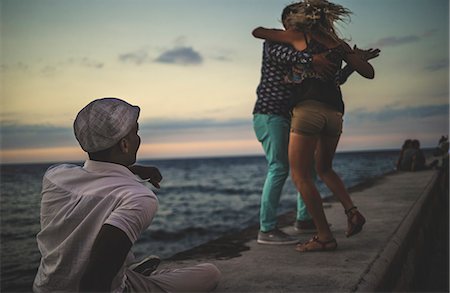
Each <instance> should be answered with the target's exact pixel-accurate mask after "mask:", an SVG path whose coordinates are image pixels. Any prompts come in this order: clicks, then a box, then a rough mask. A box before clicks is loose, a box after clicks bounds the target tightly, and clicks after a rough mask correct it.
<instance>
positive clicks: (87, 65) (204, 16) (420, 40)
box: [0, 0, 449, 162]
mask: <svg viewBox="0 0 450 293" xmlns="http://www.w3.org/2000/svg"><path fill="white" fill-rule="evenodd" d="M336 2H337V3H339V4H342V5H344V6H346V7H348V8H349V9H351V10H352V11H353V13H354V14H353V16H352V21H351V22H350V23H349V24H346V25H343V26H341V27H340V32H341V34H342V36H343V37H345V38H347V39H348V42H349V43H350V44H351V45H353V44H357V45H358V46H359V47H362V48H369V47H378V48H380V49H381V55H380V57H379V58H377V59H374V60H373V61H372V62H371V63H372V65H373V66H374V68H375V71H376V76H375V79H374V80H366V79H363V78H362V77H360V76H356V75H355V76H352V77H351V78H350V79H349V81H348V82H347V83H346V84H345V85H344V86H343V87H342V91H343V94H344V101H345V104H346V114H345V116H344V120H345V124H344V133H343V136H342V139H341V143H340V146H339V150H361V149H383V148H399V147H400V146H401V144H402V142H403V140H404V139H406V138H417V139H419V140H421V142H422V145H424V146H434V145H435V144H436V143H437V140H438V139H439V137H440V136H441V135H443V134H446V133H448V128H449V120H448V113H449V112H448V104H449V103H448V99H449V84H448V78H449V56H448V54H449V53H448V52H449V46H448V44H449V37H448V35H449V2H448V1H447V0H431V1H424V0H422V1H418V0H340V1H336ZM290 3H291V2H290V1H277V0H270V1H269V0H240V1H238V0H227V1H216V0H203V1H200V0H179V1H175V0H161V1H156V0H148V1H135V0H132V1H116V0H95V1H81V0H70V1H69V0H52V1H48V0H33V1H31V0H21V1H16V0H1V53H2V55H1V82H2V89H1V90H2V92H1V102H0V103H1V104H0V105H1V107H0V121H1V140H2V141H1V145H2V149H1V160H2V162H28V161H33V162H35V161H65V160H78V159H80V160H81V159H83V158H84V157H85V155H84V154H83V153H82V152H81V151H80V150H79V148H78V145H77V142H76V140H75V139H74V138H73V134H72V129H71V125H72V122H73V119H74V117H75V115H76V113H77V112H78V111H79V110H80V109H81V108H82V107H83V106H84V105H86V104H87V103H88V102H90V101H91V100H93V99H95V98H100V97H106V96H115V97H120V98H123V99H126V100H127V101H129V102H131V103H134V104H137V105H139V106H141V109H142V112H141V121H140V124H141V137H142V147H141V153H140V158H141V159H143V158H158V157H190V156H216V155H218V156H221V155H241V154H243V155H244V154H261V153H262V151H261V147H260V146H259V144H258V142H257V141H256V139H255V137H254V134H253V130H252V124H251V118H252V115H251V112H252V109H253V105H254V102H255V99H256V95H255V89H256V86H257V84H258V81H259V73H260V63H261V41H260V40H257V39H254V38H253V37H252V36H251V31H252V29H253V28H255V27H257V26H265V27H278V28H279V27H280V21H279V20H280V13H281V10H282V9H283V7H284V6H285V5H287V4H290Z"/></svg>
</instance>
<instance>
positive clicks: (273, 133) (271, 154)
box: [253, 114, 311, 232]
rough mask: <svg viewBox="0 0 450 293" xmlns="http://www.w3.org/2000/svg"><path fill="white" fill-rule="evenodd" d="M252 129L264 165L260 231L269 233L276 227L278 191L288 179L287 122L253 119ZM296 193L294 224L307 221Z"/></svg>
mask: <svg viewBox="0 0 450 293" xmlns="http://www.w3.org/2000/svg"><path fill="white" fill-rule="evenodd" d="M253 129H254V131H255V134H256V137H257V139H258V141H259V142H261V144H262V147H263V149H264V153H265V155H266V160H267V164H268V170H267V176H266V181H265V182H264V187H263V191H262V196H261V207H260V213H259V222H260V230H261V231H263V232H267V231H270V230H272V229H274V228H276V226H277V209H278V205H279V202H280V197H281V191H282V189H283V186H284V183H285V181H286V178H287V177H288V175H289V159H288V144H289V129H290V121H289V119H287V118H284V117H282V116H278V115H266V114H255V115H253ZM310 219H311V216H310V215H309V214H308V212H307V210H306V206H305V203H304V202H303V200H302V198H301V195H300V193H298V194H297V220H302V221H304V220H310Z"/></svg>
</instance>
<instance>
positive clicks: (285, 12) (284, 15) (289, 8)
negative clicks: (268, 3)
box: [281, 3, 298, 24]
mask: <svg viewBox="0 0 450 293" xmlns="http://www.w3.org/2000/svg"><path fill="white" fill-rule="evenodd" d="M297 6H298V3H292V4H290V5H288V6H286V7H284V9H283V12H281V21H282V22H283V24H284V22H285V20H286V18H287V17H288V15H289V14H291V13H294V12H295V11H296V7H297Z"/></svg>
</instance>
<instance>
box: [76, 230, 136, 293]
mask: <svg viewBox="0 0 450 293" xmlns="http://www.w3.org/2000/svg"><path fill="white" fill-rule="evenodd" d="M131 245H132V243H131V241H130V239H128V236H127V235H126V234H125V232H123V231H122V230H120V229H119V228H116V227H114V226H111V225H108V224H104V225H103V226H102V228H101V229H100V232H99V233H98V235H97V238H96V239H95V242H94V246H93V247H92V252H91V256H90V258H89V262H88V265H87V268H86V270H85V272H84V273H83V275H82V277H81V281H80V288H79V289H80V291H81V292H109V291H111V283H112V280H113V279H114V277H115V276H116V275H117V273H118V272H119V269H120V268H121V267H122V265H123V263H124V262H125V258H126V256H127V254H128V252H129V251H130V249H131Z"/></svg>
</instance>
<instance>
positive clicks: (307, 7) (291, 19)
mask: <svg viewBox="0 0 450 293" xmlns="http://www.w3.org/2000/svg"><path fill="white" fill-rule="evenodd" d="M286 8H288V11H287V13H286V15H285V18H284V20H283V23H285V25H288V26H290V27H293V28H295V29H297V30H299V31H305V32H319V33H322V34H325V35H327V36H329V37H331V38H332V39H334V40H339V36H338V35H337V33H336V28H335V23H336V22H344V23H348V22H350V15H351V14H352V12H351V11H350V10H349V9H347V8H345V7H343V6H342V5H339V4H334V3H331V2H328V1H327V0H304V1H301V2H297V3H293V4H291V5H289V6H287V7H286Z"/></svg>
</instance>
